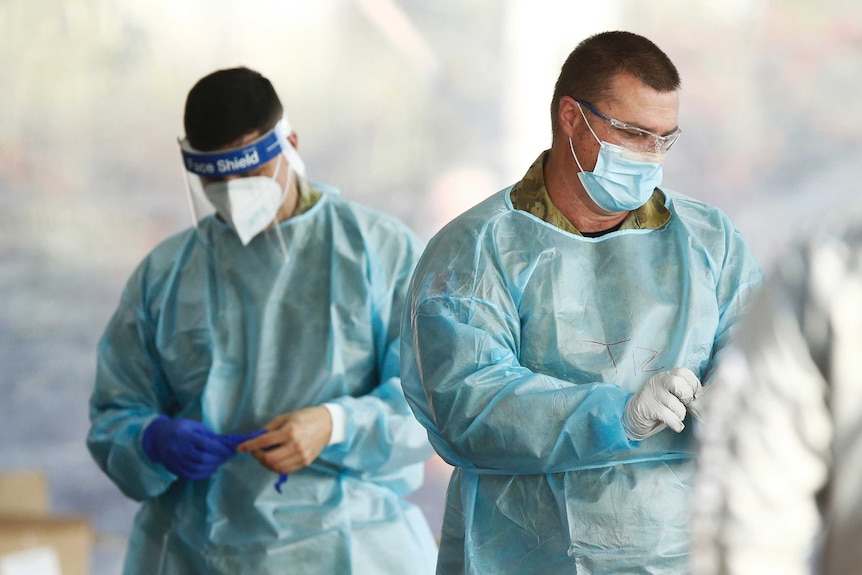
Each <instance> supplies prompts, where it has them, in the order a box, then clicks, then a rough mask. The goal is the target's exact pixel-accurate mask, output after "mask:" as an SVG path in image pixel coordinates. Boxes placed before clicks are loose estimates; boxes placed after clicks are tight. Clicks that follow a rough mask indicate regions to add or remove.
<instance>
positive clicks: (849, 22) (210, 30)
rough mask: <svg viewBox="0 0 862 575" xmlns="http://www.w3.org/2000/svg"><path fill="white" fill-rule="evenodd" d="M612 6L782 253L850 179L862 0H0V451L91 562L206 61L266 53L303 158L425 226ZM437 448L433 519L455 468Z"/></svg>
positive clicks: (716, 189)
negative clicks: (110, 345) (149, 263)
mask: <svg viewBox="0 0 862 575" xmlns="http://www.w3.org/2000/svg"><path fill="white" fill-rule="evenodd" d="M608 29H627V30H631V31H634V32H638V33H640V34H643V35H645V36H647V37H649V38H651V39H652V40H653V41H655V42H656V43H657V44H658V45H659V47H661V48H662V49H663V50H664V51H665V52H666V53H667V54H668V55H669V56H670V58H671V59H672V60H673V61H674V62H675V64H676V65H677V67H678V68H679V71H680V74H681V75H682V78H683V92H682V100H681V117H680V126H681V127H682V129H683V134H682V137H681V139H680V141H679V143H678V144H677V145H676V147H675V148H674V150H673V152H672V153H671V154H670V155H669V157H668V159H667V162H666V164H665V186H666V187H668V188H670V189H674V190H676V191H679V192H683V193H685V194H688V195H691V196H694V197H696V198H699V199H702V200H704V201H706V202H709V203H712V204H714V205H717V206H718V207H720V208H722V209H723V210H725V211H726V212H727V213H728V214H729V215H730V216H731V218H732V219H733V220H734V221H735V223H736V224H737V226H738V227H739V228H740V230H741V231H742V233H743V234H744V235H745V236H746V237H747V239H748V241H749V243H750V245H751V247H752V248H753V250H754V251H755V254H756V255H757V256H758V258H759V259H760V261H761V263H762V264H763V266H764V268H766V269H767V270H768V269H769V266H770V264H771V263H772V261H773V259H774V257H775V255H776V254H777V253H778V252H779V251H781V250H782V249H783V247H784V246H785V245H786V243H787V242H788V241H789V240H791V239H792V238H794V237H795V236H796V235H797V234H798V232H799V230H800V229H802V228H804V227H808V226H816V225H817V223H818V219H817V217H816V216H817V214H818V213H819V212H821V211H822V210H826V209H831V208H834V207H835V206H841V205H844V204H848V203H850V202H855V201H856V200H855V198H856V196H857V193H856V189H857V182H856V174H857V171H858V166H860V165H862V163H860V162H862V105H860V104H859V101H858V100H857V97H858V94H859V92H860V88H862V4H860V3H858V2H857V1H856V0H843V1H842V0H772V1H770V0H722V1H721V2H715V1H714V0H657V1H654V2H643V1H640V0H601V1H596V2H586V1H571V0H570V1H563V0H458V1H454V0H447V1H443V0H441V1H437V2H427V1H423V0H317V1H315V2H306V1H302V0H255V1H248V0H245V1H240V0H221V1H219V2H213V1H205V0H179V1H178V0H146V1H145V0H127V1H125V2H112V1H108V0H2V1H0V472H3V471H9V470H16V469H40V470H42V471H43V472H44V473H45V475H46V477H47V479H48V484H49V486H50V495H51V502H52V509H53V510H54V511H55V512H57V513H69V514H78V515H84V516H87V517H88V518H89V519H90V521H91V522H92V525H93V529H94V531H95V533H96V540H95V542H96V543H95V548H94V549H95V551H94V555H93V573H94V574H95V575H110V574H116V573H119V572H120V568H121V564H122V556H123V552H124V548H125V543H126V537H127V535H128V533H129V529H130V526H131V521H132V517H133V514H134V512H135V510H136V508H137V505H136V504H135V503H134V502H132V501H129V500H127V499H125V498H124V497H123V496H122V495H121V494H120V492H119V491H118V490H117V489H116V488H115V487H114V486H113V484H112V483H110V481H109V480H108V479H107V478H106V477H105V476H104V475H102V473H101V472H100V470H99V469H98V468H97V467H96V466H95V464H94V463H93V462H92V460H91V459H90V457H89V454H88V453H87V451H86V447H85V444H84V438H85V436H86V433H87V430H88V419H87V401H88V398H89V394H90V391H91V388H92V383H93V375H94V371H95V349H96V344H97V341H98V338H99V337H100V335H101V332H102V330H103V328H104V326H105V324H106V323H107V321H108V318H109V317H110V315H111V313H112V312H113V310H114V307H115V305H116V303H117V301H118V299H119V295H120V292H121V290H122V287H123V284H124V282H125V280H126V278H127V277H128V275H129V274H130V273H131V272H132V270H133V269H134V267H135V266H136V264H137V263H138V262H139V261H140V260H141V259H142V258H143V257H144V256H145V255H146V253H147V252H149V251H150V250H151V249H152V248H153V247H154V246H155V245H156V244H157V243H158V242H159V241H160V240H162V239H163V238H165V237H166V236H168V235H170V234H172V233H174V232H177V231H179V230H181V229H183V228H184V227H186V226H188V225H189V224H190V216H189V213H188V209H187V206H186V198H185V196H184V191H183V180H182V178H183V177H184V176H183V172H182V169H181V165H180V160H179V154H178V150H177V145H176V138H177V137H178V136H181V135H182V110H183V105H184V100H185V96H186V93H187V91H188V90H189V88H190V87H191V86H192V84H193V83H194V82H195V81H196V80H197V79H199V78H200V77H201V76H203V75H205V74H208V73H209V72H211V71H213V70H216V69H219V68H225V67H232V66H236V65H246V66H249V67H251V68H254V69H257V70H258V71H260V72H262V73H263V74H264V75H265V76H267V77H269V78H270V79H271V80H272V81H273V83H274V84H275V87H276V89H277V90H278V92H279V94H280V96H281V99H282V101H283V103H284V104H285V107H286V110H287V112H288V114H289V117H290V120H291V123H292V125H293V128H294V129H295V130H296V132H297V133H298V135H299V141H300V152H301V153H302V155H303V157H304V159H305V162H306V164H307V169H308V174H309V176H310V177H311V178H312V179H314V180H317V181H321V182H325V183H329V184H332V185H334V186H336V187H338V188H340V189H341V190H342V195H343V196H344V197H346V198H348V199H351V200H356V201H359V202H363V203H365V204H368V205H371V206H373V207H376V208H379V209H381V210H383V211H386V212H389V213H392V214H394V215H396V216H398V217H400V218H401V219H403V220H404V221H405V222H406V223H407V224H408V225H409V226H410V227H411V228H412V229H413V230H415V231H416V233H418V234H419V235H420V237H422V238H423V239H425V240H427V239H429V238H430V237H431V236H432V235H433V234H434V233H435V232H436V231H437V230H438V229H439V228H440V227H441V226H442V225H443V224H444V223H446V222H447V221H448V220H449V219H451V218H452V217H454V216H455V215H457V214H458V213H460V212H462V211H463V210H465V209H467V208H468V207H470V206H472V205H473V204H475V203H477V202H478V201H480V200H482V199H483V198H485V197H487V196H488V195H490V194H492V193H494V192H496V191H497V190H499V189H501V188H503V187H505V186H507V185H509V184H511V183H513V182H515V181H516V180H517V179H519V178H520V177H521V176H522V175H523V174H524V172H525V171H526V170H527V168H528V167H529V166H530V164H531V163H532V161H533V160H534V159H535V158H536V157H537V156H538V154H539V153H540V152H542V150H544V149H546V148H548V147H549V144H550V122H549V104H550V98H551V93H552V91H553V84H554V81H555V80H556V77H557V74H558V72H559V69H560V66H561V65H562V63H563V61H564V60H565V58H566V56H567V55H568V53H569V52H570V51H571V50H572V48H574V46H575V44H577V42H579V41H580V40H581V39H583V38H585V37H586V36H588V35H590V34H592V33H595V32H599V31H603V30H608ZM854 94H856V96H854ZM427 469H428V481H427V484H426V486H425V487H424V488H423V489H422V490H420V491H419V492H418V493H416V494H414V496H413V499H414V500H415V501H417V502H418V503H419V504H420V505H421V506H422V508H423V509H424V510H425V512H426V515H427V516H428V519H429V521H430V523H431V524H432V527H433V528H434V530H435V532H439V528H440V522H441V519H442V502H443V496H444V491H445V484H446V481H447V479H448V475H449V469H448V468H447V466H446V465H445V464H443V463H442V462H441V461H440V460H433V461H431V462H429V464H428V466H427Z"/></svg>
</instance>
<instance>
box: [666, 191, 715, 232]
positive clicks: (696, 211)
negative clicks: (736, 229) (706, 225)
mask: <svg viewBox="0 0 862 575" xmlns="http://www.w3.org/2000/svg"><path fill="white" fill-rule="evenodd" d="M662 192H664V194H665V197H666V198H667V202H666V205H667V208H668V209H669V210H670V211H671V212H672V213H674V214H676V216H677V217H678V218H679V219H681V220H683V221H685V222H687V221H692V220H694V221H702V222H707V221H708V222H714V223H717V224H718V223H720V224H721V226H722V227H724V226H727V225H731V226H732V224H731V222H730V218H729V217H728V216H727V214H726V213H725V212H724V210H722V209H721V208H719V207H718V206H715V205H712V204H710V203H707V202H705V201H703V200H698V199H696V198H693V197H691V196H688V195H685V194H682V193H680V192H675V191H673V190H667V189H664V188H662Z"/></svg>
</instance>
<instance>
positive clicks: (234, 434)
mask: <svg viewBox="0 0 862 575" xmlns="http://www.w3.org/2000/svg"><path fill="white" fill-rule="evenodd" d="M184 123H185V130H186V137H185V138H184V139H182V140H181V141H180V152H181V156H182V161H183V167H184V168H185V170H186V172H187V177H186V181H187V190H186V191H187V194H188V199H189V205H190V207H191V211H192V214H193V218H194V227H192V228H190V229H189V230H187V231H184V232H181V233H179V234H177V235H175V236H173V237H171V238H169V239H167V240H166V241H164V242H163V243H161V244H160V245H159V246H158V247H156V248H155V249H154V250H153V251H152V252H151V253H150V254H149V255H148V256H147V257H146V259H145V260H144V261H143V262H142V263H141V264H140V266H139V267H138V269H137V270H136V271H135V272H134V274H133V275H132V277H131V279H130V280H129V281H128V283H127V285H126V289H125V291H124V293H123V296H122V299H121V301H120V304H119V307H118V309H117V311H116V312H115V314H114V316H113V318H112V319H111V321H110V323H109V325H108V327H107V329H106V330H105V334H104V336H103V338H102V340H101V342H100V344H99V350H98V370H97V376H96V384H95V390H94V392H93V395H92V398H91V404H90V415H91V422H92V427H91V430H90V433H89V436H88V439H87V444H88V447H89V449H90V452H91V453H92V455H93V457H94V458H95V460H96V461H97V463H98V464H99V465H100V466H101V467H102V469H103V470H104V471H105V472H106V473H107V474H108V476H109V477H110V478H111V479H112V480H113V481H114V482H115V483H116V484H117V486H118V487H119V488H120V489H121V490H122V491H123V492H124V493H125V494H126V495H128V496H129V497H131V498H133V499H136V500H139V501H141V502H142V503H143V504H142V506H141V509H140V511H139V512H138V515H137V518H136V520H135V526H134V529H133V531H132V535H131V539H130V542H129V546H128V551H127V555H126V562H125V569H124V573H125V574H126V575H129V574H141V575H155V574H161V573H165V574H172V575H175V574H180V575H183V574H192V573H194V574H199V573H207V574H223V575H228V574H230V575H234V574H237V573H369V574H372V573H373V574H393V575H401V574H403V573H430V572H431V571H433V567H434V562H435V554H436V545H435V543H434V538H433V536H432V534H431V531H430V529H429V527H428V524H427V522H426V521H425V518H424V516H423V515H422V513H421V511H420V510H419V509H418V508H416V507H415V506H413V505H412V504H410V503H408V502H407V501H405V500H404V498H403V497H404V496H405V495H407V494H408V493H410V492H411V491H413V490H415V489H416V488H417V487H419V485H420V484H421V483H422V473H423V462H424V461H426V460H427V459H428V458H429V457H430V456H431V455H433V451H432V449H431V447H430V445H429V444H428V440H427V436H426V432H425V430H424V429H423V428H422V426H421V425H419V423H418V422H417V421H416V420H415V418H414V417H413V415H412V413H411V412H410V409H409V407H408V406H407V403H406V401H405V399H404V396H403V392H402V390H401V380H400V375H399V373H400V371H399V342H398V338H399V328H400V316H401V310H402V306H403V302H404V298H405V295H406V291H407V283H408V281H409V277H410V274H411V272H412V270H413V267H414V264H415V262H416V260H417V258H418V256H419V253H420V251H421V246H420V244H419V242H418V241H417V239H416V238H415V236H414V235H413V234H412V233H411V232H409V231H408V230H407V228H406V227H405V226H404V225H402V224H401V223H400V222H398V221H396V220H395V219H394V218H392V217H389V216H386V215H383V214H381V213H378V212H376V211H373V210H370V209H367V208H364V207H361V206H359V205H356V204H354V203H352V202H348V201H346V200H343V199H341V198H339V196H338V193H337V191H335V190H333V189H331V188H328V187H326V186H323V185H321V184H317V183H313V182H311V181H310V180H308V179H306V178H305V168H304V164H303V162H302V159H301V158H300V156H299V153H298V151H297V148H296V146H297V137H296V134H295V133H294V132H293V131H292V130H291V129H290V127H289V124H288V123H287V119H286V118H285V117H284V112H283V109H282V105H281V103H280V101H279V99H278V96H277V95H276V93H275V91H274V89H273V87H272V84H271V83H270V82H269V81H268V80H267V79H266V78H264V77H263V76H261V75H260V74H258V73H257V72H254V71H252V70H249V69H247V68H233V69H227V70H219V71H217V72H214V73H212V74H210V75H208V76H206V77H204V78H202V79H201V80H200V81H198V82H197V83H196V84H195V86H194V87H193V88H192V89H191V91H190V92H189V94H188V98H187V100H186V107H185V118H184ZM213 208H214V210H215V213H211V212H212V211H213Z"/></svg>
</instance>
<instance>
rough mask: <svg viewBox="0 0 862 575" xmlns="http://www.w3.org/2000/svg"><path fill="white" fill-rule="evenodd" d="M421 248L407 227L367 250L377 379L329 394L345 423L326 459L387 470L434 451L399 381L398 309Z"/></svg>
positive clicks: (324, 454) (322, 456) (343, 465)
mask: <svg viewBox="0 0 862 575" xmlns="http://www.w3.org/2000/svg"><path fill="white" fill-rule="evenodd" d="M421 250H422V246H421V244H420V243H419V241H418V240H417V239H416V238H415V237H414V236H413V235H412V234H411V233H410V232H408V231H406V230H403V231H401V233H400V234H391V233H390V234H388V237H386V239H385V242H384V243H383V244H382V245H381V246H380V247H378V248H369V249H368V250H367V252H368V261H369V263H368V266H369V273H368V275H369V278H370V279H369V281H370V284H371V293H372V295H371V297H372V299H373V302H372V304H373V305H372V310H373V311H372V313H373V317H372V318H371V322H372V328H373V331H374V339H375V345H376V347H377V364H378V368H377V369H378V381H379V384H378V385H377V386H376V387H374V389H372V390H371V391H370V392H369V393H367V394H365V395H362V396H359V397H353V396H343V397H340V398H336V399H333V400H329V402H330V403H336V404H338V405H340V406H341V407H342V408H344V411H345V415H346V423H347V425H346V429H345V440H344V441H343V442H341V443H338V444H334V445H330V446H328V447H326V448H325V449H324V450H323V451H322V452H321V454H320V459H321V460H322V461H324V462H327V463H330V464H332V465H335V466H337V467H341V468H347V469H350V470H353V471H356V472H360V473H365V472H372V473H377V474H386V473H390V472H396V471H397V470H399V469H400V468H402V467H405V466H408V465H412V464H417V463H422V462H424V461H426V460H428V459H429V458H431V457H432V456H433V455H434V451H433V449H432V448H431V445H430V444H429V443H428V438H427V435H426V433H425V430H424V429H423V427H422V426H421V425H420V424H419V422H417V421H416V418H415V417H414V416H413V413H412V412H411V411H410V408H409V407H408V405H407V402H406V401H405V398H404V392H403V390H402V387H401V366H400V321H401V312H402V309H403V307H404V300H405V297H406V294H407V287H408V284H409V281H410V275H411V273H412V272H413V269H414V266H415V264H416V261H417V260H418V258H419V255H420V253H421Z"/></svg>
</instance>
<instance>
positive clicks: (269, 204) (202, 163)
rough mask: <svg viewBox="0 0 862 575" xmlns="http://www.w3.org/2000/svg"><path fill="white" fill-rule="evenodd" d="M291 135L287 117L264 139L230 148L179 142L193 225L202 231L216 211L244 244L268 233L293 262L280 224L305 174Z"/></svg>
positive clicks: (269, 238) (268, 239)
mask: <svg viewBox="0 0 862 575" xmlns="http://www.w3.org/2000/svg"><path fill="white" fill-rule="evenodd" d="M289 134H290V126H289V124H288V123H287V119H283V120H281V121H279V122H278V124H276V126H275V127H274V128H273V129H272V130H270V131H269V132H267V133H265V134H264V135H262V136H261V137H260V138H257V139H256V140H254V141H252V142H249V143H248V144H245V145H242V146H239V147H237V148H232V149H229V150H218V151H215V152H200V151H198V150H195V149H194V148H192V147H191V146H190V145H189V143H188V141H187V140H185V139H182V140H179V145H180V153H181V155H182V159H183V167H184V172H185V174H184V175H185V177H184V178H183V179H184V181H185V184H186V195H187V198H188V204H189V210H190V212H191V216H192V224H193V225H194V226H195V227H197V226H198V224H199V223H200V221H201V220H202V219H204V218H206V217H208V216H210V215H212V214H213V213H214V212H216V213H217V214H218V217H219V218H220V219H221V220H223V221H224V222H225V223H226V224H227V225H229V226H230V227H231V228H232V229H233V230H234V232H236V234H237V236H238V237H239V240H240V241H241V242H242V244H243V245H244V246H247V245H248V244H250V243H251V242H252V241H253V240H254V239H255V238H256V237H259V236H261V235H262V236H264V238H266V240H267V241H271V242H276V243H277V244H278V246H279V248H280V249H281V251H282V254H283V255H284V257H285V259H287V246H286V245H285V241H284V237H283V234H282V231H281V228H280V226H278V225H275V224H277V223H278V221H279V212H280V210H281V209H282V206H283V205H284V203H285V200H286V199H287V196H288V193H289V192H290V190H291V189H292V188H294V187H295V182H294V180H295V173H298V174H300V175H302V176H304V175H305V165H304V163H303V162H302V159H301V158H300V156H299V153H298V152H297V151H296V149H295V148H294V147H293V146H292V145H291V144H290V142H288V140H287V137H288V135H289ZM284 175H286V177H284Z"/></svg>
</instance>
